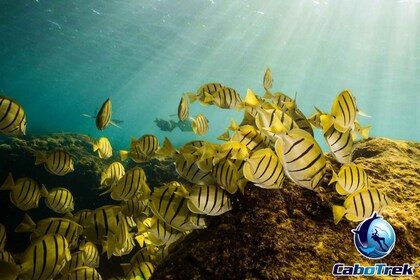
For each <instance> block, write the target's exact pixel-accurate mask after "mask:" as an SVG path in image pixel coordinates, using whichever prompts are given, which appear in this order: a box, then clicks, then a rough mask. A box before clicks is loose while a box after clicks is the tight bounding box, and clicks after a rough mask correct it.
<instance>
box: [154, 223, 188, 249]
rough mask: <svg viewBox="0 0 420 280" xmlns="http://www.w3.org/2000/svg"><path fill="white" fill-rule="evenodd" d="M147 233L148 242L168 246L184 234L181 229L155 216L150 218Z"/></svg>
mask: <svg viewBox="0 0 420 280" xmlns="http://www.w3.org/2000/svg"><path fill="white" fill-rule="evenodd" d="M148 233H149V240H150V242H151V243H152V244H153V245H155V246H164V245H166V246H168V245H170V244H172V243H174V242H175V241H177V240H179V239H180V238H182V237H183V236H184V233H183V232H182V231H178V230H176V229H174V228H173V227H171V226H169V225H168V224H166V223H165V222H163V221H161V220H160V219H159V218H157V217H156V216H153V217H152V219H151V220H150V229H149V230H148Z"/></svg>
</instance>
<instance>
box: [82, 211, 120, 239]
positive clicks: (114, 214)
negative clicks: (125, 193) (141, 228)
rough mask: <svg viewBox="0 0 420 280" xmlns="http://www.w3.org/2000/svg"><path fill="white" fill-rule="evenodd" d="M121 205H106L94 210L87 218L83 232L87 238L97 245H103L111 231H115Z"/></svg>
mask: <svg viewBox="0 0 420 280" xmlns="http://www.w3.org/2000/svg"><path fill="white" fill-rule="evenodd" d="M120 211H121V207H120V206H116V205H105V206H102V207H99V208H96V209H95V210H93V211H92V213H91V214H90V215H89V217H88V218H87V220H86V225H85V228H84V231H83V234H84V235H85V236H86V237H87V240H88V241H90V242H93V243H94V244H96V245H102V241H103V240H104V238H105V237H106V236H108V235H109V234H110V233H115V231H116V229H117V223H118V220H119V218H118V213H119V212H120Z"/></svg>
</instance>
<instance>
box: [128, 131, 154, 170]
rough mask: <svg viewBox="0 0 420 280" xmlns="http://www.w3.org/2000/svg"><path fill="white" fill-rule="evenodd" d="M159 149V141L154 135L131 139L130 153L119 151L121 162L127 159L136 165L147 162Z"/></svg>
mask: <svg viewBox="0 0 420 280" xmlns="http://www.w3.org/2000/svg"><path fill="white" fill-rule="evenodd" d="M159 148H160V145H159V141H158V139H157V137H156V136H154V135H151V134H146V135H143V136H142V137H140V138H139V139H138V140H137V139H136V138H134V137H131V143H130V151H124V150H121V151H120V155H121V161H125V160H126V159H127V158H128V157H131V158H132V159H133V161H134V162H137V163H141V162H145V161H148V160H149V159H150V158H151V157H152V156H154V155H155V152H156V151H157V150H159Z"/></svg>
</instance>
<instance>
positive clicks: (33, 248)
mask: <svg viewBox="0 0 420 280" xmlns="http://www.w3.org/2000/svg"><path fill="white" fill-rule="evenodd" d="M68 247H69V246H68V243H67V240H66V239H65V238H64V237H63V236H62V235H61V234H47V235H44V236H42V237H41V238H39V239H37V240H36V241H35V242H33V243H31V245H29V247H28V248H26V250H25V251H24V252H23V254H22V257H21V261H20V265H14V264H11V263H1V262H0V271H1V272H2V276H5V275H6V277H5V278H6V279H17V278H19V279H31V280H35V279H36V280H47V279H53V278H55V276H57V275H58V274H59V273H60V271H61V270H62V268H63V267H64V266H65V264H66V262H68V261H69V260H70V250H69V248H68ZM7 277H10V278H7Z"/></svg>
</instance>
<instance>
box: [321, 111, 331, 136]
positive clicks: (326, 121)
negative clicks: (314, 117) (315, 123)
mask: <svg viewBox="0 0 420 280" xmlns="http://www.w3.org/2000/svg"><path fill="white" fill-rule="evenodd" d="M319 119H320V121H321V125H322V130H323V132H324V133H325V132H327V131H328V129H329V128H330V127H331V126H332V125H333V122H334V119H333V116H331V115H329V114H325V115H321V116H320V117H319Z"/></svg>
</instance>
